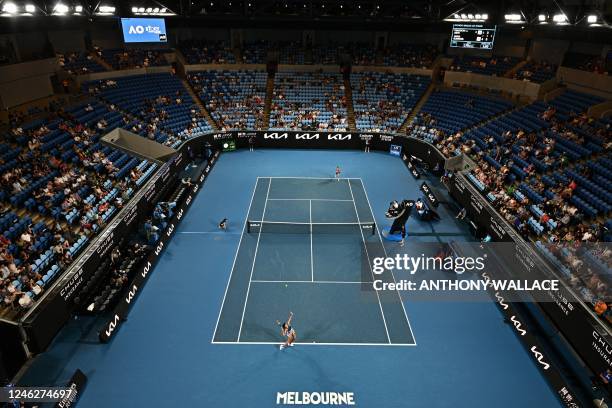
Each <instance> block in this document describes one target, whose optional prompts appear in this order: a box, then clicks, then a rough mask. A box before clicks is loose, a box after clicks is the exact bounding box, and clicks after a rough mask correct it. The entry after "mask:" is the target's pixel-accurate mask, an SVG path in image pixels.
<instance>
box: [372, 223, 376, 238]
mask: <svg viewBox="0 0 612 408" xmlns="http://www.w3.org/2000/svg"><path fill="white" fill-rule="evenodd" d="M372 235H376V222H373V223H372Z"/></svg>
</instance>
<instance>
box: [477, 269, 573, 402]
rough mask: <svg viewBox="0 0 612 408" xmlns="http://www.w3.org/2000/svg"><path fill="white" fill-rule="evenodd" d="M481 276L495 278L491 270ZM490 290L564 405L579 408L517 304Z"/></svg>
mask: <svg viewBox="0 0 612 408" xmlns="http://www.w3.org/2000/svg"><path fill="white" fill-rule="evenodd" d="M481 277H482V279H484V280H486V281H488V280H491V279H494V277H492V276H490V272H487V271H483V272H482V273H481ZM488 291H489V294H490V295H491V297H492V298H493V299H494V300H495V302H496V303H497V306H498V307H499V309H500V310H501V312H502V314H503V315H504V317H505V318H506V319H507V321H508V322H509V324H510V325H511V326H512V327H513V328H514V331H515V333H516V335H517V336H518V338H519V339H520V340H521V343H523V346H524V347H525V348H526V349H527V352H528V353H529V356H530V357H531V358H532V359H533V361H534V363H535V365H536V367H538V369H539V370H540V373H542V375H543V376H544V377H545V378H546V379H547V380H548V383H549V384H550V385H551V386H552V387H553V388H554V390H555V392H556V394H557V398H559V400H560V401H561V403H562V404H563V406H565V407H568V408H579V407H580V406H581V405H580V403H579V400H578V399H577V398H576V394H575V393H574V391H572V388H571V387H570V386H569V385H568V384H567V381H565V380H564V379H563V377H562V376H561V374H560V373H559V370H558V369H557V368H556V367H554V366H553V364H552V361H551V359H550V358H549V356H548V355H547V352H546V351H545V349H544V348H543V347H542V345H541V343H540V342H539V341H538V339H537V337H536V336H535V335H534V334H533V333H532V329H531V327H529V326H528V325H527V323H526V321H525V319H523V317H522V316H521V315H520V313H519V312H518V310H516V307H515V305H514V304H513V303H512V302H510V301H507V300H506V299H505V298H504V295H503V294H501V293H500V292H496V291H495V290H494V289H493V288H491V287H489V289H488Z"/></svg>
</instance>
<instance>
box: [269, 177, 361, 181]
mask: <svg viewBox="0 0 612 408" xmlns="http://www.w3.org/2000/svg"><path fill="white" fill-rule="evenodd" d="M257 178H267V179H305V180H337V179H336V178H335V177H280V176H279V177H274V176H272V177H265V176H260V177H257ZM340 180H359V178H357V177H344V178H342V177H341V178H340Z"/></svg>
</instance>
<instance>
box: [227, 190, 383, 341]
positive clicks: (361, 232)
mask: <svg viewBox="0 0 612 408" xmlns="http://www.w3.org/2000/svg"><path fill="white" fill-rule="evenodd" d="M348 186H349V190H350V192H351V198H352V199H353V207H354V208H355V215H357V222H358V223H359V224H361V222H360V221H359V212H358V211H357V204H356V203H355V196H354V195H353V188H352V187H351V182H350V181H349V182H348ZM359 233H360V234H361V240H362V241H363V247H364V249H365V251H366V256H367V257H368V266H369V267H370V274H371V275H372V279H374V272H373V271H372V265H371V264H370V254H368V247H367V245H366V242H365V238H364V237H363V230H361V229H360V231H359ZM376 297H377V298H378V306H379V307H380V314H381V315H382V319H383V323H384V325H385V332H386V333H387V340H388V341H389V343H391V337H390V336H389V329H388V328H387V319H385V313H384V312H383V308H382V303H380V295H379V294H378V291H376ZM238 340H240V339H238Z"/></svg>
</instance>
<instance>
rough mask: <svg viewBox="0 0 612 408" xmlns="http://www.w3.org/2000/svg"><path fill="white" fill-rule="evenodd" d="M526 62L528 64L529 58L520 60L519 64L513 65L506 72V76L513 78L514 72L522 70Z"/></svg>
mask: <svg viewBox="0 0 612 408" xmlns="http://www.w3.org/2000/svg"><path fill="white" fill-rule="evenodd" d="M525 64H527V60H522V61H519V63H518V64H516V65H515V66H513V67H512V68H510V69H509V70H508V71H507V72H506V73H505V74H504V77H505V78H512V77H513V76H514V74H516V73H517V72H518V70H520V69H521V68H523V67H524V66H525Z"/></svg>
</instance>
